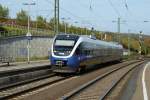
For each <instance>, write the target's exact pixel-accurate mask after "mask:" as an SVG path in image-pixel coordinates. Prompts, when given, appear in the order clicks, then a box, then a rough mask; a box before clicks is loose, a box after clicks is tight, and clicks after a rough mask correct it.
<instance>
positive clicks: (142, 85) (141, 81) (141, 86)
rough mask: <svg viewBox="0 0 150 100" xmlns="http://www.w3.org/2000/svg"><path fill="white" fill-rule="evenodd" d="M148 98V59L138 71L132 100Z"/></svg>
mask: <svg viewBox="0 0 150 100" xmlns="http://www.w3.org/2000/svg"><path fill="white" fill-rule="evenodd" d="M149 99H150V61H149V62H147V63H146V64H145V66H144V67H143V68H142V70H141V71H140V74H139V77H138V80H137V84H136V89H135V92H134V95H133V97H132V100H149Z"/></svg>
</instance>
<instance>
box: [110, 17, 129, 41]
mask: <svg viewBox="0 0 150 100" xmlns="http://www.w3.org/2000/svg"><path fill="white" fill-rule="evenodd" d="M112 22H113V23H115V22H117V34H118V36H117V41H118V42H119V43H120V42H121V34H120V27H121V24H122V23H123V22H126V21H125V20H124V21H121V18H120V17H118V19H117V21H116V20H113V21H112Z"/></svg>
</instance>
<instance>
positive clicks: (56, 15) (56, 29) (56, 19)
mask: <svg viewBox="0 0 150 100" xmlns="http://www.w3.org/2000/svg"><path fill="white" fill-rule="evenodd" d="M54 10H55V11H54V32H55V34H58V33H59V0H55V7H54Z"/></svg>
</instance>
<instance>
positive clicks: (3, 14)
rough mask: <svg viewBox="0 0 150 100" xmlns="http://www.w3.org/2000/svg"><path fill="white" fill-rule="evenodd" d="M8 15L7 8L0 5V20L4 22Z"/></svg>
mask: <svg viewBox="0 0 150 100" xmlns="http://www.w3.org/2000/svg"><path fill="white" fill-rule="evenodd" d="M8 17H9V9H8V8H7V7H3V6H2V5H0V21H1V22H4V21H6V20H7V19H8Z"/></svg>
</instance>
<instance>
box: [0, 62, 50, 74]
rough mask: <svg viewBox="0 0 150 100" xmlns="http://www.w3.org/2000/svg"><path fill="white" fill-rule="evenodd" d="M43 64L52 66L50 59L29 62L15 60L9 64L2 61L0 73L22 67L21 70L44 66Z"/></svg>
mask: <svg viewBox="0 0 150 100" xmlns="http://www.w3.org/2000/svg"><path fill="white" fill-rule="evenodd" d="M42 66H50V62H49V60H39V61H31V62H30V63H29V64H28V63H27V62H13V63H10V65H9V66H8V65H7V64H5V63H0V73H1V72H8V71H14V70H20V69H21V70H23V69H30V68H35V67H42Z"/></svg>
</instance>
